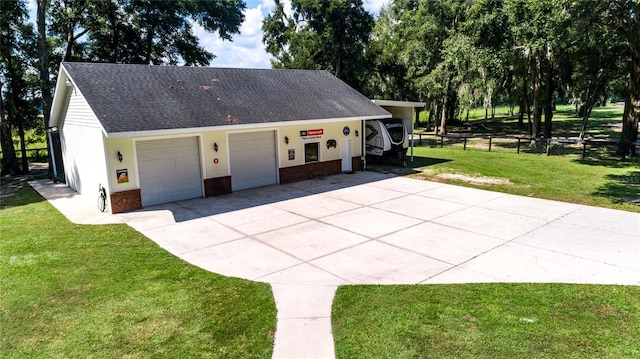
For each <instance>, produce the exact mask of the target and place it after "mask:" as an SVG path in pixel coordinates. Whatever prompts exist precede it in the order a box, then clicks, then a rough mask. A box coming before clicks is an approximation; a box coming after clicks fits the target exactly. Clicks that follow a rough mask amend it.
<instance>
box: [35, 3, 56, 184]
mask: <svg viewBox="0 0 640 359" xmlns="http://www.w3.org/2000/svg"><path fill="white" fill-rule="evenodd" d="M48 7H49V0H38V57H39V58H40V92H41V93H42V114H43V118H44V128H45V129H46V128H49V116H50V115H51V114H50V112H51V81H50V80H49V49H48V47H47V25H46V22H45V13H46V11H47V8H48ZM45 137H46V139H47V149H49V148H51V144H50V143H49V136H45ZM48 157H49V178H52V177H53V172H52V171H53V165H52V163H51V157H52V156H51V154H49V156H48Z"/></svg>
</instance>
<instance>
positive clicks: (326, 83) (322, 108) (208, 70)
mask: <svg viewBox="0 0 640 359" xmlns="http://www.w3.org/2000/svg"><path fill="white" fill-rule="evenodd" d="M62 67H63V68H64V70H65V71H66V73H67V74H68V75H69V77H70V79H71V81H72V82H73V84H74V86H76V87H77V89H78V90H79V91H80V92H81V93H82V94H83V95H84V97H85V99H86V101H87V102H88V103H89V105H90V106H91V108H92V110H93V112H94V113H95V115H96V116H97V117H98V120H99V121H100V122H101V124H102V126H103V128H104V129H105V131H106V132H107V133H120V132H136V131H154V130H171V129H183V128H199V127H211V126H228V125H242V124H260V123H270V122H290V121H301V120H323V119H348V118H358V119H372V118H386V117H390V114H389V113H388V112H387V111H385V110H384V109H382V108H381V107H379V106H377V105H375V104H374V103H372V102H371V101H370V100H369V99H367V98H366V97H365V96H363V95H362V94H360V93H359V92H358V91H356V90H354V89H353V88H351V87H350V86H349V85H347V84H346V83H344V82H342V81H341V80H339V79H338V78H336V77H335V76H333V75H331V74H330V73H328V72H326V71H312V70H268V69H232V68H213V67H186V66H185V67H178V66H149V65H125V64H97V63H70V62H67V63H63V64H62Z"/></svg>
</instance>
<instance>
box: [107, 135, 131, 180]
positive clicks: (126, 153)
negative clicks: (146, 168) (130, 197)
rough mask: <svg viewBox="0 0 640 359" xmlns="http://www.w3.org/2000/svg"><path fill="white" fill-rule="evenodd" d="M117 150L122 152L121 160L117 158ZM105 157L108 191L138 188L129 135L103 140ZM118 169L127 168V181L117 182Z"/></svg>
mask: <svg viewBox="0 0 640 359" xmlns="http://www.w3.org/2000/svg"><path fill="white" fill-rule="evenodd" d="M118 151H119V152H120V153H121V154H122V162H120V161H119V160H118ZM105 159H106V162H107V175H108V177H109V189H110V192H122V191H128V190H132V189H136V188H138V177H137V169H136V157H135V152H134V149H133V140H132V139H131V138H130V137H124V138H107V139H106V141H105ZM119 170H127V173H128V175H129V178H128V182H121V183H118V177H117V173H118V171H119Z"/></svg>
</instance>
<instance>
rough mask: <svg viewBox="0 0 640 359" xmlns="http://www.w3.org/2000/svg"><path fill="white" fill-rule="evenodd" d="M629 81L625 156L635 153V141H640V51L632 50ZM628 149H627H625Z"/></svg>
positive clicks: (625, 108)
mask: <svg viewBox="0 0 640 359" xmlns="http://www.w3.org/2000/svg"><path fill="white" fill-rule="evenodd" d="M627 80H628V82H627V93H626V98H625V101H624V115H623V117H622V138H621V141H622V144H623V156H624V155H625V154H631V155H635V154H636V153H635V149H633V145H632V143H633V142H636V141H638V120H639V119H640V105H639V104H638V101H639V100H640V51H632V52H631V63H630V66H629V76H628V79H627ZM625 149H626V151H624V150H625Z"/></svg>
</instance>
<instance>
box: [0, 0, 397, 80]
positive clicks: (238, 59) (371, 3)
mask: <svg viewBox="0 0 640 359" xmlns="http://www.w3.org/2000/svg"><path fill="white" fill-rule="evenodd" d="M0 1H1V0H0ZM390 1H391V0H364V1H363V3H364V8H365V9H366V10H367V11H369V12H371V13H373V14H377V13H378V12H379V11H380V8H382V6H383V5H384V4H387V3H389V2H390ZM288 2H290V1H288V0H284V3H285V4H286V3H288ZM245 3H246V5H247V7H246V9H245V11H244V15H245V20H244V23H243V24H242V27H241V28H240V34H239V35H236V36H234V37H233V41H231V42H230V41H222V40H221V39H220V37H219V36H217V35H216V34H211V33H208V32H206V31H204V30H203V29H202V28H201V27H199V26H197V24H196V25H194V32H195V35H196V36H198V38H199V39H200V45H202V46H203V47H204V48H205V49H206V50H207V51H209V52H212V53H213V54H214V55H215V56H216V58H215V59H214V60H213V61H212V62H211V66H215V67H241V68H270V67H271V63H270V59H271V56H270V55H269V54H267V52H266V51H265V48H264V44H263V43H262V20H263V19H264V17H265V16H266V15H267V14H268V13H269V12H270V11H271V10H273V8H274V7H275V4H274V1H273V0H245ZM28 6H29V9H30V11H31V18H32V19H35V0H30V1H29V2H28Z"/></svg>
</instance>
